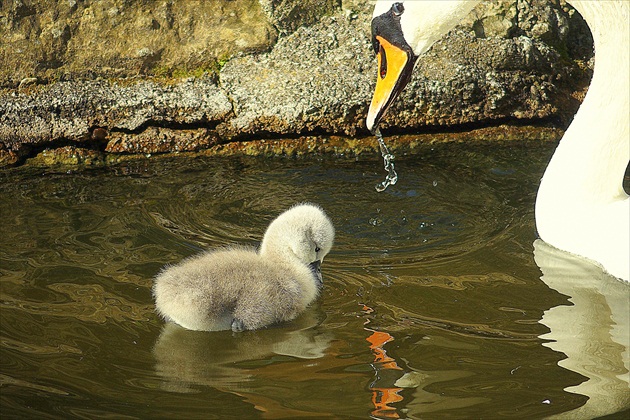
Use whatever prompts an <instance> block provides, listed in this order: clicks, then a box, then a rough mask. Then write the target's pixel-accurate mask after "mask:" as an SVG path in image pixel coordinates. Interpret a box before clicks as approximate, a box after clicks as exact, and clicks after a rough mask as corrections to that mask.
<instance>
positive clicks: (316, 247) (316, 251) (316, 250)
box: [315, 246, 321, 254]
mask: <svg viewBox="0 0 630 420" xmlns="http://www.w3.org/2000/svg"><path fill="white" fill-rule="evenodd" d="M319 251H321V249H320V248H319V247H318V246H315V253H316V254H317V253H318V252H319Z"/></svg>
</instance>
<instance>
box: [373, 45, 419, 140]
mask: <svg viewBox="0 0 630 420" xmlns="http://www.w3.org/2000/svg"><path fill="white" fill-rule="evenodd" d="M375 40H376V41H377V42H378V44H379V45H378V53H377V55H376V57H377V60H378V75H377V77H376V88H375V89H374V96H373V97H372V103H371V104H370V110H369V111H368V115H367V121H366V125H367V128H368V130H370V131H371V132H374V130H375V129H376V126H377V125H378V123H379V121H380V120H381V118H383V115H385V111H387V108H389V106H390V105H391V104H392V102H394V99H396V97H398V95H399V94H400V92H402V90H403V89H404V88H405V86H406V85H407V83H409V80H410V79H411V73H412V71H413V66H414V64H415V61H416V60H415V57H414V54H413V52H412V51H411V49H410V48H401V47H399V46H396V45H394V44H392V43H390V42H389V41H387V40H386V39H385V38H383V37H382V36H379V35H377V36H376V37H375Z"/></svg>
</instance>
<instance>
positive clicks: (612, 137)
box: [367, 0, 630, 281]
mask: <svg viewBox="0 0 630 420" xmlns="http://www.w3.org/2000/svg"><path fill="white" fill-rule="evenodd" d="M395 3H396V2H393V1H383V0H381V1H377V3H376V6H375V9H374V18H373V34H374V22H375V20H376V18H377V17H379V16H381V17H382V16H386V15H387V14H388V13H389V14H390V15H391V16H392V17H391V18H390V19H389V21H391V22H394V23H395V24H396V25H398V23H396V22H399V26H400V32H402V34H403V37H404V40H405V41H406V43H407V44H408V46H409V47H410V49H411V50H412V51H413V55H414V56H416V57H417V56H419V55H421V54H422V53H424V52H426V51H427V50H428V49H429V48H430V47H431V45H432V44H433V43H434V42H435V41H436V40H438V39H439V38H440V37H442V36H443V35H444V34H445V33H446V32H448V31H449V30H450V29H452V28H453V27H454V26H455V25H456V24H457V23H458V22H459V21H460V20H461V18H462V17H463V16H465V15H466V14H467V13H468V12H469V11H470V10H471V9H472V8H473V7H474V6H475V5H476V4H477V3H479V1H443V0H438V1H407V2H400V3H402V4H403V6H404V11H403V12H402V13H397V12H399V11H400V7H399V6H398V5H395V6H394V4H395ZM400 3H398V4H400ZM570 3H571V4H572V5H573V6H574V7H575V8H576V9H577V10H578V11H579V12H580V14H581V15H582V16H583V17H584V19H585V20H586V22H587V23H588V25H589V27H590V29H591V32H592V34H593V39H594V41H595V53H596V56H595V70H594V74H593V79H592V81H591V85H590V87H589V90H588V93H587V95H586V97H585V99H584V102H583V103H582V105H581V106H580V109H579V111H578V112H577V114H576V115H575V117H574V119H573V122H572V123H571V125H570V127H569V128H568V129H567V131H566V133H565V135H564V137H563V139H562V140H561V142H560V144H559V146H558V148H557V150H556V152H555V153H554V156H553V158H552V159H551V162H550V163H549V166H548V167H547V170H546V171H545V174H544V176H543V179H542V181H541V185H540V189H539V192H538V195H537V198H536V225H537V229H538V233H539V235H540V237H541V238H542V239H543V240H544V241H545V242H547V243H548V244H550V245H552V246H554V247H556V248H559V249H561V250H564V251H568V252H570V253H573V254H576V255H579V256H581V257H584V258H587V259H589V260H592V261H593V262H595V263H597V264H599V265H600V266H602V268H603V269H604V270H606V271H607V272H609V273H610V274H612V275H613V276H615V277H617V278H620V279H622V280H625V281H630V199H629V197H628V195H627V194H626V193H625V192H624V190H623V187H622V182H623V176H624V172H625V170H626V167H627V165H628V162H629V161H630V135H629V132H628V129H629V126H630V109H629V102H628V101H629V99H630V87H629V80H630V64H629V58H628V51H629V50H630V41H629V33H630V26H629V25H628V22H630V2H628V1H623V0H617V1H577V0H574V1H571V2H570ZM381 31H382V29H381ZM377 32H378V31H377ZM379 39H380V38H379ZM373 43H374V40H373ZM385 44H387V43H386V42H385ZM377 46H378V47H379V48H380V50H379V51H378V54H379V66H381V67H382V64H381V63H383V62H385V63H389V62H388V61H387V60H384V59H382V58H381V57H380V56H381V55H385V54H389V50H387V47H389V46H388V45H386V46H385V47H383V45H380V46H379V44H378V42H376V43H375V49H376V48H377ZM403 49H404V48H403ZM393 50H394V51H393V52H392V53H391V56H392V57H394V56H395V55H396V54H397V52H396V51H395V50H396V48H393ZM411 59H415V57H411ZM403 61H404V60H403ZM394 64H395V63H394ZM385 70H386V71H385V72H383V70H382V68H381V70H380V72H379V77H378V78H377V87H376V89H375V94H374V98H373V100H372V103H371V105H370V110H369V112H368V117H367V126H368V128H369V129H370V130H373V129H374V128H375V127H376V125H377V124H378V121H379V120H380V118H382V116H383V114H384V112H385V110H386V109H387V107H388V106H389V105H390V104H391V102H392V101H393V100H394V98H395V97H396V95H397V94H398V93H399V91H400V90H402V88H404V85H405V84H406V82H404V81H403V83H396V82H395V81H387V80H386V79H387V76H388V75H389V74H397V72H396V71H395V69H391V68H389V69H385ZM407 71H410V69H409V68H408V70H407ZM384 74H385V77H383V75H384ZM400 74H402V75H401V76H398V77H399V79H400V78H404V77H407V78H408V76H409V75H408V74H405V73H404V71H403V72H402V73H400ZM401 85H402V86H401Z"/></svg>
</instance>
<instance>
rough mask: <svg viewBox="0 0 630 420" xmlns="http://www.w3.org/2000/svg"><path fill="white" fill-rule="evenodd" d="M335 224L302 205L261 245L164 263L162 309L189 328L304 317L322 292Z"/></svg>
mask: <svg viewBox="0 0 630 420" xmlns="http://www.w3.org/2000/svg"><path fill="white" fill-rule="evenodd" d="M334 238H335V229H334V227H333V225H332V222H331V221H330V219H329V218H328V217H327V216H326V214H325V213H324V212H323V210H322V209H321V208H319V207H318V206H315V205H313V204H300V205H296V206H294V207H292V208H290V209H289V210H287V211H285V212H284V213H282V214H281V215H280V216H278V218H276V219H275V220H274V221H273V222H271V224H270V225H269V227H268V228H267V231H266V232H265V235H264V237H263V240H262V244H261V246H260V250H259V251H256V250H255V249H254V248H251V247H229V248H223V249H219V250H213V251H208V252H205V253H202V254H200V255H197V256H193V257H191V258H188V259H186V260H184V261H182V262H181V263H180V264H178V265H175V266H171V267H165V268H164V269H163V270H162V271H161V272H160V273H159V274H158V275H157V277H156V278H155V283H154V285H153V295H154V297H155V306H156V309H157V312H158V313H159V314H160V315H161V316H162V317H164V319H166V320H167V321H173V322H176V323H177V324H179V325H181V326H182V327H184V328H188V329H190V330H202V331H216V330H228V329H230V328H231V329H232V330H233V331H242V330H255V329H257V328H262V327H265V326H268V325H270V324H274V323H277V322H282V321H290V320H292V319H294V318H295V317H297V316H298V315H299V314H300V313H301V312H302V311H303V310H304V309H305V308H306V307H307V306H308V305H309V304H310V303H311V302H312V301H313V300H315V298H316V297H317V295H318V294H319V289H320V288H321V286H322V275H321V271H320V264H321V262H322V261H323V259H324V257H325V256H326V254H328V252H329V251H330V248H331V247H332V244H333V241H334Z"/></svg>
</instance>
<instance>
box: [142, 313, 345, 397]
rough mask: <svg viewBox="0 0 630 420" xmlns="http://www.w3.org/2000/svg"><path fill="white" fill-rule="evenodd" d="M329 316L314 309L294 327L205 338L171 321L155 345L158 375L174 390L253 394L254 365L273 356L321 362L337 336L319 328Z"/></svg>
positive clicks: (201, 334) (223, 334) (169, 388)
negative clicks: (200, 388)
mask: <svg viewBox="0 0 630 420" xmlns="http://www.w3.org/2000/svg"><path fill="white" fill-rule="evenodd" d="M323 317H324V314H323V313H322V312H318V310H317V309H316V308H313V307H309V308H308V309H307V310H306V311H305V312H304V313H303V314H302V315H300V316H299V317H298V318H297V319H296V320H295V321H294V322H292V323H291V324H286V325H281V326H277V327H272V328H269V329H266V330H265V331H264V332H259V331H251V332H248V333H243V334H233V333H232V332H228V331H224V332H218V333H216V334H212V335H210V334H205V333H202V332H198V331H189V330H186V329H184V328H182V327H180V326H178V325H176V324H173V323H167V324H166V325H164V327H163V330H162V333H161V334H160V337H159V338H158V340H157V342H156V343H155V347H154V348H153V354H154V356H155V359H156V365H155V370H156V373H157V374H158V375H159V376H161V377H162V378H164V382H163V384H162V387H163V388H164V389H167V390H169V391H173V392H180V393H188V392H194V391H195V386H198V385H204V386H212V387H214V388H218V389H221V390H224V391H228V392H237V393H238V392H248V391H249V387H248V384H249V382H250V381H252V380H254V379H253V378H252V370H251V367H252V366H255V365H261V366H262V365H265V364H269V363H271V358H272V357H273V356H274V355H283V356H289V357H292V358H296V359H318V358H321V357H323V356H324V355H325V353H326V350H327V349H328V347H329V345H330V342H331V341H332V339H333V335H332V334H331V333H330V332H327V331H322V330H321V329H319V328H318V327H317V326H318V325H319V323H320V322H321V320H322V319H323Z"/></svg>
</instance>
